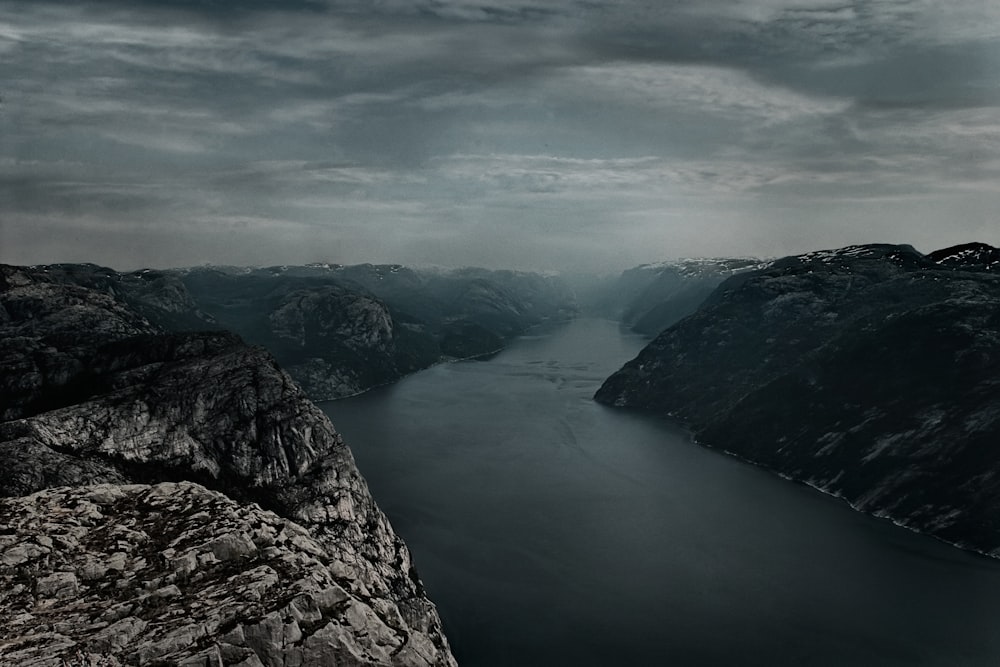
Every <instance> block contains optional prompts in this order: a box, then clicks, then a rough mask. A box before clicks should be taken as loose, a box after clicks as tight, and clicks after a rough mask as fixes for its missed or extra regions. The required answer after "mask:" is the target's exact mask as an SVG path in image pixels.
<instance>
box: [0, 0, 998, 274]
mask: <svg viewBox="0 0 1000 667" xmlns="http://www.w3.org/2000/svg"><path fill="white" fill-rule="evenodd" d="M998 22H1000V7H997V8H994V7H992V6H990V5H989V4H984V3H981V2H975V1H973V0H959V1H958V2H956V3H949V4H948V5H947V6H944V5H942V6H941V7H935V6H930V5H928V4H927V3H916V2H910V1H908V0H867V1H866V2H829V1H823V0H798V1H789V0H753V1H751V0H746V1H743V0H705V1H703V2H698V3H692V2H645V1H641V0H622V1H621V2H614V3H612V2H593V1H590V2H587V1H582V0H515V1H513V2H509V3H507V2H505V3H499V2H489V1H487V0H427V1H419V0H418V1H412V0H375V1H371V0H366V1H365V2H362V1H361V0H331V1H325V2H319V1H318V0H317V1H315V2H314V1H293V2H288V1H282V2H268V1H265V0H257V1H251V2H246V1H243V2H238V3H237V2H222V1H217V2H212V1H209V0H204V1H200V2H199V1H194V0H191V1H188V2H181V1H170V2H142V1H139V0H130V1H129V2H124V1H114V0H104V1H101V2H86V3H80V2H49V1H46V0H40V1H32V2H14V3H8V4H7V5H5V6H3V7H0V74H2V77H0V81H3V82H4V83H3V89H2V90H0V96H2V98H3V101H4V103H3V105H2V106H0V260H3V261H9V262H40V261H55V260H68V259H80V260H84V259H87V260H94V261H102V262H105V263H110V264H113V265H120V266H134V265H139V264H154V265H165V264H177V263H197V262H200V261H217V262H229V263H238V262H244V261H246V262H249V261H261V262H264V263H273V262H275V261H282V262H292V261H312V260H317V259H333V260H337V261H365V260H374V261H404V262H405V261H420V262H430V263H436V264H449V263H455V264H469V263H484V264H493V265H517V266H526V265H532V266H579V265H580V263H581V262H593V263H596V264H603V265H605V266H607V265H609V264H612V263H623V264H628V263H638V262H639V261H647V260H656V259H660V258H662V257H666V256H676V255H694V254H704V253H709V254H718V253H732V254H750V253H758V254H768V253H771V252H785V251H788V252H791V251H796V250H804V249H808V248H812V247H815V246H817V245H827V246H828V245H836V244H838V243H844V244H846V243H853V242H862V241H868V240H898V241H908V242H912V243H915V244H917V245H918V246H921V245H922V244H923V246H924V247H930V246H934V245H947V244H948V243H951V242H958V241H965V240H968V239H970V238H973V237H974V236H977V235H979V236H980V238H981V239H982V240H985V241H992V242H994V243H1000V238H997V237H996V234H997V231H996V230H995V228H994V227H993V226H991V225H987V224H986V219H987V211H989V210H990V209H991V207H992V206H994V205H995V204H996V203H997V199H998V188H997V186H996V185H995V183H997V182H1000V180H998V178H997V177H998V176H1000V158H998V157H997V155H998V153H997V151H998V150H1000V123H997V122H996V120H995V118H997V117H1000V116H998V115H997V111H998V107H1000V88H997V86H996V84H995V75H994V72H995V71H996V69H997V66H998V65H1000V38H998V36H997V35H996V34H995V32H996V31H995V30H993V29H992V28H991V26H995V25H997V24H998ZM942 221H946V222H942ZM984 234H985V236H984ZM991 235H992V236H991ZM144 238H147V239H149V241H150V242H149V243H143V242H142V239H144ZM186 252H187V253H190V255H186V254H185V253H186ZM322 253H326V254H327V256H325V257H324V256H322ZM269 254H270V255H273V257H271V256H269Z"/></svg>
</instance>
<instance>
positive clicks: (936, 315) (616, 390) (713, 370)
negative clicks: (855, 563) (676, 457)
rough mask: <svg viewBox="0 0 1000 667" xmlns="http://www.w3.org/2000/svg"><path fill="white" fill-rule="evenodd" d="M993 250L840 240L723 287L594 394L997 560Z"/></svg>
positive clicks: (998, 366)
mask: <svg viewBox="0 0 1000 667" xmlns="http://www.w3.org/2000/svg"><path fill="white" fill-rule="evenodd" d="M998 257H1000V251H997V250H996V249H993V248H990V247H989V246H985V245H983V244H970V245H967V246H959V247H956V248H950V249H945V250H942V251H938V252H935V253H932V254H930V255H923V254H921V253H919V252H917V251H916V250H914V249H913V248H911V247H909V246H889V245H875V246H854V247H849V248H844V249H841V250H835V251H824V252H816V253H809V254H806V255H802V256H797V257H789V258H785V259H782V260H778V261H776V262H774V263H772V264H771V265H770V266H768V267H766V268H763V269H761V270H757V271H753V272H750V273H746V274H742V275H738V276H735V277H733V278H730V279H729V280H727V281H726V282H725V283H723V284H722V285H721V286H720V287H719V288H718V289H717V290H716V291H715V292H714V293H713V294H712V296H711V297H710V298H709V299H708V301H706V302H705V304H703V305H702V307H701V308H700V309H699V310H698V311H697V312H696V313H694V314H693V315H691V316H690V317H688V318H686V319H684V320H682V321H681V322H679V323H677V324H676V325H674V326H673V327H671V328H669V329H667V330H666V331H664V332H663V333H662V334H661V335H660V336H659V337H657V338H656V339H655V340H654V341H653V342H652V343H650V345H649V346H648V347H646V348H645V349H644V350H643V351H642V352H641V353H640V354H639V356H638V357H637V358H636V359H634V360H633V361H631V362H629V363H628V364H626V366H625V367H624V368H622V369H621V370H620V371H619V372H618V373H616V374H615V375H614V376H612V377H611V378H609V379H608V380H607V381H606V382H605V384H604V385H603V386H602V387H601V389H600V391H599V392H598V393H597V397H596V398H597V399H598V400H599V401H602V402H605V403H608V404H613V405H619V406H627V407H636V408H642V409H647V410H653V411H657V412H661V413H666V414H668V415H671V416H673V417H675V418H678V419H680V420H682V421H684V422H686V423H687V424H689V425H690V426H691V428H692V429H693V430H694V432H695V434H696V436H697V438H698V439H699V440H700V441H701V442H703V443H705V444H708V445H710V446H715V447H720V448H723V449H726V450H727V451H729V452H730V453H733V454H735V455H737V456H740V457H742V458H745V459H748V460H750V461H753V462H755V463H758V464H760V465H763V466H765V467H768V468H771V469H772V470H776V471H778V472H780V473H781V474H783V475H785V476H788V477H791V478H793V479H796V480H799V481H802V482H805V483H808V484H810V485H813V486H816V487H818V488H821V489H823V490H825V491H827V492H829V493H832V494H835V495H838V496H841V497H843V498H845V499H846V500H848V501H849V502H850V503H851V504H852V505H853V506H855V507H856V508H858V509H861V510H863V511H866V512H869V513H872V514H876V515H878V516H885V517H888V518H891V519H893V520H894V521H896V522H899V523H901V524H903V525H906V526H908V527H910V528H913V529H915V530H919V531H922V532H926V533H930V534H932V535H935V536H937V537H939V538H941V539H944V540H946V541H949V542H952V543H955V544H958V545H961V546H964V547H968V548H971V549H976V550H979V551H983V552H986V553H990V554H993V555H1000V449H998V448H997V447H996V444H997V442H998V440H1000V403H998V402H997V400H996V398H997V396H998V390H1000V379H998V378H1000V261H997V259H998Z"/></svg>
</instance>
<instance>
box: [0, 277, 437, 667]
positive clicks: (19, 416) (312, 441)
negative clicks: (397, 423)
mask: <svg viewBox="0 0 1000 667" xmlns="http://www.w3.org/2000/svg"><path fill="white" fill-rule="evenodd" d="M0 280H2V282H0V341H2V345H3V347H2V348H0V350H2V354H3V359H4V364H5V369H6V368H14V369H23V371H24V372H23V373H17V374H16V377H15V379H8V376H6V375H5V377H4V383H3V384H2V385H0V391H2V392H3V393H2V395H0V398H2V400H3V403H2V405H4V419H5V421H3V422H2V423H0V456H2V459H3V461H4V464H5V465H4V466H3V467H2V468H0V496H24V495H27V494H33V493H38V492H42V491H45V490H46V489H49V488H51V487H56V486H58V487H64V486H72V487H80V486H84V485H92V484H134V483H159V482H165V481H181V480H189V481H194V482H197V483H200V484H202V485H203V486H205V487H208V488H210V489H213V490H214V491H218V492H222V493H225V494H226V495H228V496H229V497H230V498H232V499H233V500H234V501H236V502H239V503H241V504H248V503H256V504H258V505H260V506H263V507H264V508H266V509H268V510H271V511H274V512H276V513H277V514H278V515H280V516H281V517H283V518H285V519H288V520H290V521H294V522H296V523H298V524H300V525H301V526H302V527H303V528H304V529H305V530H307V531H308V532H309V534H310V535H311V538H310V539H312V540H313V541H315V543H316V544H319V545H321V547H322V550H323V553H322V554H320V555H317V554H312V555H314V556H316V557H317V558H319V560H320V561H322V563H323V564H324V566H325V567H326V568H327V569H328V570H329V572H330V573H332V576H334V577H335V578H336V582H337V584H338V585H339V586H340V587H341V588H342V589H343V590H344V591H345V592H346V594H347V595H348V602H349V605H348V606H349V607H350V609H354V610H355V611H352V612H350V613H351V614H354V613H356V611H357V609H361V607H357V606H356V605H355V604H354V603H357V604H358V605H364V606H365V608H366V609H370V610H371V612H372V614H374V616H375V617H377V619H379V623H380V624H381V625H380V626H379V627H380V628H381V627H383V626H384V628H386V629H385V631H384V632H383V631H382V630H379V631H378V633H374V632H372V631H371V628H366V629H359V630H358V631H357V633H356V636H355V640H356V644H357V645H358V646H361V647H367V648H364V651H367V653H363V655H365V656H368V657H366V658H358V661H357V662H353V663H352V662H349V661H348V662H345V663H344V664H383V663H386V664H388V663H387V662H386V660H388V662H391V663H392V664H405V665H410V664H412V665H450V664H454V660H453V658H452V657H451V654H450V651H449V649H448V645H447V642H446V640H445V639H444V637H443V635H442V632H441V626H440V620H439V618H438V616H437V612H436V611H435V609H434V607H433V605H432V604H431V603H430V602H429V601H428V600H427V599H426V597H425V596H424V593H423V589H422V586H421V585H420V582H419V580H418V578H417V576H416V574H415V572H414V571H413V568H412V565H411V563H410V557H409V553H408V551H407V549H406V547H405V545H404V544H403V543H402V541H401V540H400V539H399V538H398V537H397V536H396V535H395V534H394V533H393V532H392V529H391V528H390V526H389V525H388V522H387V520H386V518H385V516H384V515H383V514H382V513H381V512H380V511H379V509H378V508H377V507H376V505H375V503H374V501H373V500H372V498H371V495H370V494H369V492H368V489H367V486H366V485H365V483H364V480H363V479H362V478H361V476H360V474H359V473H358V471H357V468H356V467H355V465H354V461H353V458H352V457H351V453H350V451H349V450H348V449H347V447H346V446H345V445H344V443H343V441H342V440H341V438H340V435H339V434H338V433H337V432H336V431H335V430H334V428H333V426H332V424H330V422H329V420H328V419H327V418H326V416H325V415H324V414H323V413H322V411H320V410H319V409H318V408H317V407H316V406H315V405H313V404H312V403H311V402H309V401H308V400H307V399H306V397H305V395H304V394H303V392H302V390H301V389H300V388H299V387H298V386H296V384H295V383H294V382H293V381H292V379H291V378H290V377H289V376H288V375H287V374H286V373H284V372H283V371H282V370H281V369H280V368H279V367H278V366H277V364H276V363H275V361H274V359H273V358H272V357H271V356H270V355H269V354H268V353H267V352H265V351H264V350H262V349H260V348H255V347H248V346H247V345H245V344H244V343H243V342H242V341H241V340H240V339H238V338H237V337H235V336H234V335H232V334H228V333H194V334H162V333H158V332H157V329H156V327H154V326H153V325H152V324H150V323H149V322H148V321H146V320H145V319H144V318H142V317H139V316H138V315H137V314H136V313H134V312H132V311H131V310H130V309H129V308H128V307H126V306H125V305H123V303H122V302H120V301H116V300H115V299H114V298H112V297H110V296H109V295H108V294H106V293H104V292H98V291H95V290H93V289H87V288H83V287H80V286H78V285H71V284H63V283H59V282H49V278H48V276H47V274H46V273H45V272H44V271H39V270H32V269H21V268H17V267H2V268H0ZM17 378H20V379H17ZM171 488H173V487H171ZM185 488H189V487H185ZM67 493H70V494H72V493H75V491H68V492H67ZM137 493H138V492H137ZM171 493H173V491H171ZM192 493H194V492H192ZM199 493H200V492H199ZM67 497H68V496H65V494H64V495H63V496H59V498H62V499H63V500H65V498H67ZM36 498H47V496H36ZM53 498H55V496H53ZM63 500H59V499H54V500H52V502H63ZM39 502H42V501H41V500H39ZM45 502H49V500H45ZM67 502H68V501H67ZM116 511H117V510H116ZM62 516H65V513H58V512H57V513H56V514H55V515H53V516H52V517H50V520H51V521H54V522H56V523H59V521H60V519H59V517H62ZM67 520H68V521H70V522H71V523H72V521H73V520H72V519H67ZM0 525H6V524H0ZM251 541H252V540H251ZM88 548H90V547H88ZM106 557H108V558H112V557H113V553H107V554H106ZM11 558H14V557H13V556H12V557H11ZM20 566H21V564H19V563H13V564H7V565H5V567H14V568H17V567H20ZM65 572H69V570H59V569H56V570H53V571H52V574H53V575H59V577H57V579H52V580H51V581H49V580H48V579H46V582H48V583H46V584H44V585H43V588H45V587H50V586H51V587H53V590H56V591H58V590H62V588H66V590H69V589H71V588H72V587H73V585H72V582H71V581H70V579H69V578H68V577H67V576H65ZM74 572H75V571H74ZM47 576H49V575H48V574H46V575H45V577H47ZM74 576H76V575H74ZM45 577H42V578H43V579H44V578H45ZM63 580H65V581H63ZM39 581H41V580H39ZM76 587H77V591H78V592H79V591H80V590H83V589H82V588H81V587H80V584H79V577H77V584H76ZM36 588H37V584H36ZM87 590H88V591H89V590H90V589H87ZM109 590H110V589H109ZM88 594H90V593H88ZM102 599H103V598H102ZM103 600H104V602H109V600H107V599H103ZM94 604H97V605H100V604H103V602H102V601H101V599H95V600H94ZM347 608H348V607H344V608H343V610H346V609H347ZM343 610H342V611H343ZM272 611H273V610H272ZM331 613H332V612H331ZM344 613H347V611H344ZM367 613H368V612H367V611H366V612H365V614H367ZM45 618H50V616H46V617H45ZM324 618H327V617H326V616H324ZM330 618H333V617H330ZM338 619H339V620H338V622H339V623H341V624H342V625H344V624H346V625H351V623H352V621H350V620H349V619H347V617H346V616H345V617H338ZM38 623H40V624H41V625H38V626H37V627H35V630H36V634H37V633H39V632H48V630H41V629H40V628H41V627H42V626H43V625H45V623H43V622H42V621H38ZM373 623H374V621H373ZM45 627H48V626H45ZM372 627H374V626H372ZM30 629H31V628H30V627H27V628H24V629H23V632H22V630H19V632H21V633H22V634H27V632H28V631H29V630H30ZM228 629H231V628H228ZM228 629H227V631H228ZM385 633H388V635H391V638H389V637H388V635H386V634H385ZM58 634H62V633H58ZM206 637H207V635H206ZM209 639H211V641H216V639H217V638H216V639H212V638H209ZM209 639H205V641H209ZM199 641H201V640H199ZM220 641H221V640H220ZM337 641H338V642H339V641H340V640H337ZM372 642H375V643H376V644H378V646H375V644H372ZM203 643H204V642H203ZM209 643H210V642H209ZM230 643H232V642H230ZM236 645H238V644H236ZM385 646H390V647H391V648H390V649H387V650H388V653H385V652H384V651H383V650H382V648H378V647H385ZM76 648H78V646H77V644H72V645H71V646H70V647H69V648H68V649H67V650H70V649H73V650H76ZM2 654H4V652H3V650H2V649H0V655H2ZM129 655H132V654H129ZM330 655H333V654H330ZM345 655H346V654H345ZM359 655H361V654H359ZM386 655H388V656H389V658H387V659H386V660H383V658H384V657H385V656H386ZM133 658H135V656H134V655H132V657H128V656H126V657H125V659H126V664H139V663H137V662H135V661H134V660H133ZM369 658H370V660H369ZM260 659H261V660H263V658H260ZM204 660H205V661H208V660H209V658H207V657H206V658H205V659H204ZM345 660H346V658H345ZM129 661H132V662H129ZM366 661H367V662H366ZM16 664H21V663H16ZM38 664H43V663H38ZM167 664H180V663H172V662H168V663H167ZM184 664H192V665H193V664H217V663H210V662H204V661H203V662H201V663H198V662H191V663H184ZM227 664H228V663H227ZM246 664H248V665H251V664H258V663H255V662H253V661H252V660H251V661H250V662H248V663H246ZM263 664H281V663H273V662H272V663H269V662H267V661H266V660H265V661H264V663H263ZM289 664H295V663H289ZM303 664H309V663H303ZM313 664H316V663H313ZM338 664H340V663H338Z"/></svg>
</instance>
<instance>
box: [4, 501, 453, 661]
mask: <svg viewBox="0 0 1000 667" xmlns="http://www.w3.org/2000/svg"><path fill="white" fill-rule="evenodd" d="M107 491H108V489H106V488H103V487H60V488H55V489H49V490H44V491H40V492H38V493H35V494H33V495H31V496H27V497H20V498H7V499H2V500H0V522H2V523H3V525H6V526H9V528H10V529H11V530H12V531H13V532H14V534H15V535H16V536H17V537H18V538H19V539H22V540H27V539H29V537H32V536H34V537H35V538H37V537H39V536H41V537H49V538H52V539H54V538H55V536H56V535H58V534H59V532H60V530H62V528H63V525H64V524H66V523H78V524H79V525H81V526H85V527H86V528H87V529H88V530H87V534H86V535H85V536H83V537H82V538H81V539H80V540H79V541H78V542H77V543H76V547H75V548H73V549H64V550H61V551H55V552H52V553H50V554H47V555H46V557H45V559H44V560H42V561H40V562H37V563H36V564H35V566H34V567H33V568H32V569H31V570H30V571H28V572H25V571H23V570H19V569H18V568H8V567H4V568H0V590H7V589H13V588H14V586H15V583H14V582H15V581H18V580H26V581H27V582H28V585H29V586H33V587H34V589H35V590H37V591H38V592H39V596H38V598H37V599H36V598H31V597H20V598H19V597H16V596H15V597H14V598H11V599H9V600H5V601H3V602H0V614H2V615H3V617H4V618H8V619H21V620H20V621H19V622H13V623H5V624H2V625H0V665H2V666H3V667H14V666H15V665H17V666H18V667H20V666H21V665H44V664H53V665H60V664H61V663H60V661H64V660H65V661H70V660H73V659H76V658H75V656H77V655H82V656H101V659H104V660H107V661H109V662H108V664H119V663H120V664H125V665H133V664H145V663H148V662H150V661H158V662H159V664H167V665H218V664H246V665H257V664H259V665H263V666H264V667H279V666H286V665H303V666H305V665H321V664H356V665H407V666H426V665H454V664H455V663H454V660H453V659H452V658H451V657H450V655H449V654H447V653H442V652H441V650H440V648H439V647H438V646H437V645H436V644H435V642H434V641H432V638H431V637H430V636H428V635H426V634H424V633H420V632H418V631H415V630H412V629H409V630H407V629H404V628H400V627H393V626H390V625H389V624H387V623H386V621H385V619H384V618H383V617H382V616H380V615H379V614H378V613H376V611H375V609H374V608H373V606H372V605H371V600H369V599H367V598H362V597H360V596H358V595H356V594H351V593H349V592H348V591H347V588H350V587H352V584H351V582H350V581H345V580H344V579H343V578H342V577H341V576H340V575H338V574H337V573H336V572H335V571H334V570H333V569H332V568H330V567H329V566H328V565H326V564H324V562H323V560H324V559H326V560H330V556H331V554H330V553H328V552H327V551H326V549H325V547H324V546H323V545H322V543H321V542H319V541H317V540H316V539H315V538H314V537H313V536H312V535H311V534H310V533H309V531H307V530H306V529H304V528H303V527H301V526H297V525H295V524H293V523H292V522H290V521H288V520H287V519H283V518H281V517H279V516H278V515H276V514H274V513H273V512H268V511H265V510H262V509H260V508H258V507H256V506H247V505H240V504H238V503H236V502H235V501H233V500H231V499H229V498H227V497H226V496H224V495H223V494H221V493H219V492H216V491H210V490H208V489H206V488H204V487H202V486H200V485H198V484H194V483H191V482H179V483H163V484H159V485H155V486H145V485H128V486H123V487H120V488H118V489H117V490H116V492H113V493H115V494H116V500H115V501H114V502H113V503H110V504H105V505H104V512H102V513H101V515H100V516H96V515H94V514H93V513H92V512H90V510H89V507H88V503H87V502H86V500H87V498H89V497H92V494H94V493H105V492H107ZM122 526H126V527H127V528H128V530H130V531H131V532H132V533H133V534H134V535H135V536H138V537H139V538H140V539H135V540H134V541H132V542H130V543H128V544H125V545H124V549H125V550H124V551H121V552H117V553H120V554H122V557H123V558H124V560H125V562H126V563H128V564H129V565H128V566H127V567H126V568H125V569H124V570H122V571H121V572H120V573H118V574H117V575H116V579H115V580H114V582H113V583H114V585H112V581H111V580H110V579H95V580H89V581H78V580H77V579H76V577H75V576H74V575H73V574H72V572H71V570H73V569H76V568H78V567H80V564H81V563H86V562H91V561H93V560H94V559H96V558H100V557H101V556H102V555H105V554H106V552H107V550H108V548H109V546H110V544H109V539H110V538H111V537H112V536H113V535H114V533H115V531H116V529H118V528H119V527H122ZM262 529H269V530H273V531H274V532H276V533H278V534H282V533H285V532H288V533H295V534H296V537H297V540H296V541H295V542H294V543H293V541H292V540H287V541H284V542H282V543H280V544H279V545H278V546H275V547H272V548H270V549H267V550H265V551H261V550H257V549H254V550H250V551H247V552H246V553H241V554H240V555H239V556H238V557H235V558H227V559H218V560H216V561H214V562H212V563H210V564H208V565H206V566H205V569H204V571H203V574H204V575H205V576H204V577H203V578H201V579H200V580H198V581H195V580H193V579H189V580H187V581H184V582H179V583H176V584H170V585H168V586H165V587H162V588H159V589H157V590H156V591H154V592H153V593H149V592H147V582H148V581H150V580H154V579H158V578H161V577H168V576H169V575H170V574H171V573H172V572H173V562H174V561H172V560H170V559H168V558H157V557H155V555H156V554H162V553H167V552H169V551H170V550H175V551H183V552H201V551H204V552H210V551H211V550H212V549H214V548H216V547H217V545H218V544H219V543H220V541H225V540H226V539H227V538H229V537H230V536H233V535H241V534H245V535H249V534H252V533H254V532H255V531H259V530H262ZM113 544H114V546H113V547H112V548H116V549H117V548H119V544H120V543H118V542H117V541H115V542H114V543H113ZM296 545H307V546H309V547H310V548H309V549H308V550H303V549H300V548H299V546H296ZM144 554H149V555H152V556H154V557H152V558H147V557H145V556H144ZM314 554H320V555H322V556H323V558H319V557H317V556H316V555H314ZM109 572H112V570H109ZM345 586H346V588H345ZM53 595H54V596H56V597H58V598H59V607H58V611H57V612H56V611H55V608H54V607H53V606H52V604H51V601H47V600H46V599H45V597H46V596H53ZM112 609H118V610H120V611H119V612H116V613H112V614H110V615H111V616H115V615H118V614H126V615H124V616H122V617H121V618H119V619H117V620H115V621H113V622H111V623H110V624H109V623H108V621H107V620H106V619H108V617H109V611H110V610H112ZM53 614H57V615H56V616H54V615H53ZM54 618H58V619H59V623H58V625H57V627H58V632H45V631H44V630H43V629H42V628H43V627H44V626H43V625H42V624H43V623H51V622H52V620H53V619H54ZM43 619H44V621H43ZM397 625H398V620H397ZM428 647H431V650H428ZM87 659H88V660H89V659H90V658H87ZM111 661H113V662H111ZM80 664H89V663H86V662H82V663H80Z"/></svg>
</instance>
